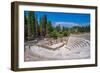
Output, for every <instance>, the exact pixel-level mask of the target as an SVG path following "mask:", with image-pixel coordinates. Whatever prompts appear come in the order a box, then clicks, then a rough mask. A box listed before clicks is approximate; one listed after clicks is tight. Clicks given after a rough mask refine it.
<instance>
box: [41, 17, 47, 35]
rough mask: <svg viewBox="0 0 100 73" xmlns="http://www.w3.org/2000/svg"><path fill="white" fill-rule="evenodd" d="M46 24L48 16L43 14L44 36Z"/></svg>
mask: <svg viewBox="0 0 100 73" xmlns="http://www.w3.org/2000/svg"><path fill="white" fill-rule="evenodd" d="M46 25H47V16H46V15H43V16H42V32H43V36H45V35H46Z"/></svg>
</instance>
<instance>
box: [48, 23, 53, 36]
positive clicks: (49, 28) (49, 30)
mask: <svg viewBox="0 0 100 73" xmlns="http://www.w3.org/2000/svg"><path fill="white" fill-rule="evenodd" d="M46 27H47V28H46V33H47V34H49V33H51V32H52V31H53V27H52V23H51V21H48V22H47V26H46Z"/></svg>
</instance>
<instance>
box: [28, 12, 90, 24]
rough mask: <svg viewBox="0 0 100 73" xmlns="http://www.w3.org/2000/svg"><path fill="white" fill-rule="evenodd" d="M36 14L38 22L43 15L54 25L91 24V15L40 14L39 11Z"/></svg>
mask: <svg viewBox="0 0 100 73" xmlns="http://www.w3.org/2000/svg"><path fill="white" fill-rule="evenodd" d="M26 12H27V11H26ZM35 14H36V15H37V17H38V20H39V19H40V17H42V16H43V15H46V16H47V20H48V21H51V22H52V24H53V25H54V24H55V23H56V22H70V23H77V24H81V25H87V24H90V14H83V13H82V14H80V13H60V12H39V11H35Z"/></svg>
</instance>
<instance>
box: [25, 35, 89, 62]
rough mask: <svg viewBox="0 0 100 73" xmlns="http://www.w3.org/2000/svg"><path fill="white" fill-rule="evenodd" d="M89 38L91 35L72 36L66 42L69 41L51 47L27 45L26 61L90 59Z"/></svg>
mask: <svg viewBox="0 0 100 73" xmlns="http://www.w3.org/2000/svg"><path fill="white" fill-rule="evenodd" d="M89 38H90V35H89V34H82V35H71V36H70V37H66V38H65V39H66V40H67V39H68V40H67V41H66V40H65V41H63V42H59V43H56V44H53V45H50V46H47V45H42V46H41V45H32V44H31V45H30V46H29V45H25V61H42V60H70V59H72V60H73V59H87V58H90V39H89ZM39 43H40V42H39ZM42 43H43V41H42ZM33 44H34V43H33ZM48 48H49V49H48Z"/></svg>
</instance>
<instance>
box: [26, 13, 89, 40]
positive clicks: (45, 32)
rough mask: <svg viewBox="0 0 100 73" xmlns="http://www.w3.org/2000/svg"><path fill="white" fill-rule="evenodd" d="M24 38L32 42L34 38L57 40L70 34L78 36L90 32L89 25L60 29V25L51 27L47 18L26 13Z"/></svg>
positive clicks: (50, 22)
mask: <svg viewBox="0 0 100 73" xmlns="http://www.w3.org/2000/svg"><path fill="white" fill-rule="evenodd" d="M24 25H25V26H24V36H25V40H26V41H27V40H32V39H35V38H36V37H39V38H42V37H48V38H50V37H52V38H54V39H57V38H58V37H60V38H61V37H65V36H69V35H70V34H79V33H84V32H90V25H87V26H73V27H71V28H68V27H64V26H63V27H61V24H59V25H57V26H55V27H54V26H53V25H52V21H48V19H47V16H46V15H43V16H42V17H40V18H39V20H38V16H36V14H35V12H33V11H28V12H27V14H25V15H24Z"/></svg>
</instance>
